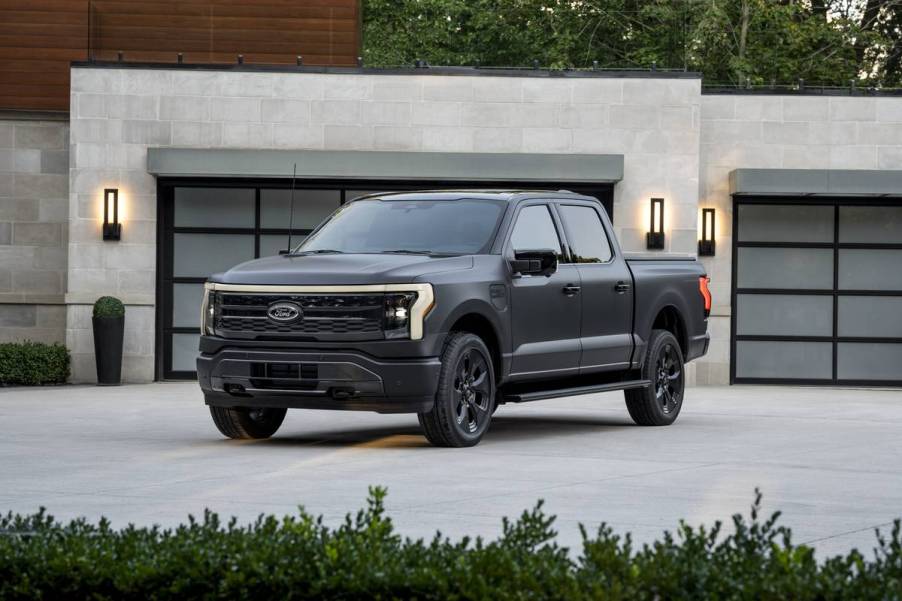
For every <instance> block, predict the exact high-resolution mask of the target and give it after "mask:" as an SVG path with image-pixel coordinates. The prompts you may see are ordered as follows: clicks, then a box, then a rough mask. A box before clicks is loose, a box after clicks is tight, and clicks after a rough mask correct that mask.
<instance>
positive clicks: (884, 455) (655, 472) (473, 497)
mask: <svg viewBox="0 0 902 601" xmlns="http://www.w3.org/2000/svg"><path fill="white" fill-rule="evenodd" d="M0 423H2V424H3V425H4V429H3V434H2V435H0V510H2V511H4V512H5V511H6V510H13V511H16V512H22V513H25V512H33V511H35V510H37V508H38V507H39V506H42V505H43V506H46V507H47V508H48V510H49V511H50V512H51V513H52V514H54V515H56V516H57V517H60V518H72V517H75V516H87V517H88V518H89V519H92V520H96V519H97V518H99V517H100V516H107V517H108V518H110V519H111V520H112V521H113V523H114V524H115V525H124V524H126V523H128V522H134V523H138V524H152V523H160V524H163V525H174V524H177V523H179V522H180V521H182V520H184V518H185V517H186V515H187V514H188V513H193V514H199V513H201V512H202V511H203V509H204V508H205V507H209V508H211V509H213V510H216V511H218V512H220V513H222V514H228V515H236V516H238V517H239V518H240V519H241V520H250V519H252V518H253V517H255V516H256V515H257V514H259V513H261V512H266V513H276V514H284V513H291V512H294V511H295V508H296V506H297V505H301V504H302V505H304V506H306V508H307V509H308V510H309V511H311V512H313V513H317V514H320V513H321V514H323V515H324V516H325V518H326V521H327V523H331V524H335V523H337V522H338V521H340V520H341V519H342V517H343V516H344V514H345V513H346V512H348V511H355V510H356V509H358V508H360V507H361V506H362V504H363V502H364V498H365V496H366V491H367V486H368V485H371V484H380V485H385V486H387V487H388V489H389V496H388V507H389V509H390V514H391V516H392V517H393V518H394V520H395V522H396V524H397V525H398V527H399V528H400V530H401V532H402V533H404V534H407V535H410V536H414V537H430V536H431V535H432V534H433V533H434V532H435V530H436V529H439V530H441V531H442V532H443V533H444V534H446V535H449V536H451V537H454V538H456V537H460V536H463V535H465V534H469V535H477V534H481V535H484V536H489V537H494V536H495V535H497V534H498V533H499V531H500V522H501V517H502V516H516V515H518V514H519V513H520V512H521V511H522V510H524V509H527V508H530V507H532V506H533V505H534V504H535V502H536V500H537V499H545V501H546V507H547V509H548V511H549V512H550V513H554V514H556V515H557V516H558V522H557V527H558V529H559V531H560V533H561V536H560V540H561V541H562V542H563V543H564V544H567V545H571V546H573V545H578V543H579V534H578V524H579V523H580V522H582V523H584V524H586V525H587V526H589V527H590V528H594V527H596V526H597V525H598V523H599V522H601V521H607V522H608V523H609V524H611V525H612V526H613V527H614V528H615V529H616V530H617V531H621V532H625V531H630V532H632V533H633V535H634V537H635V538H636V539H637V540H638V541H640V542H645V541H651V540H654V539H656V538H658V537H659V536H660V535H661V533H662V531H663V530H665V529H673V528H674V527H675V526H676V525H677V523H678V520H679V519H680V518H685V519H686V520H688V521H689V522H690V523H693V524H697V523H701V522H705V523H711V522H713V521H714V520H717V519H724V520H727V519H729V517H730V515H731V514H733V513H734V512H746V511H747V509H748V507H749V504H750V503H751V501H752V498H753V490H754V488H755V487H756V486H757V487H760V488H761V489H762V491H763V492H764V494H765V509H766V510H767V511H770V510H775V509H778V508H779V509H781V510H783V512H784V518H783V522H784V523H786V524H788V525H790V526H792V528H793V530H794V532H795V540H796V541H799V542H806V543H810V544H813V545H815V546H816V547H817V549H818V552H819V555H821V556H822V557H823V556H826V555H829V554H833V553H837V552H844V551H846V550H848V549H850V548H852V547H854V546H857V547H859V548H860V549H867V550H870V549H871V547H872V546H873V543H874V541H875V537H874V534H873V529H874V528H875V527H878V526H887V525H889V524H890V523H891V521H892V520H893V519H894V518H896V517H899V516H902V392H898V391H881V390H837V389H815V388H788V387H731V388H693V389H690V390H689V391H688V396H687V400H686V403H685V406H684V409H683V413H682V415H681V416H680V419H679V421H678V422H677V423H676V425H674V426H672V427H668V428H640V427H637V426H633V425H632V422H631V421H630V419H629V417H628V415H627V413H626V409H625V407H624V405H623V397H622V395H621V394H615V393H610V394H603V395H595V396H586V397H579V398H570V399H560V400H550V401H542V402H538V403H533V404H526V405H519V406H517V405H507V406H504V407H502V408H501V409H500V410H499V411H498V413H497V414H496V417H495V422H494V423H493V425H492V429H491V431H490V432H489V435H488V437H487V438H486V439H485V440H484V441H483V443H482V444H481V445H479V446H478V447H476V448H473V449H436V448H432V447H429V446H428V445H427V444H426V442H425V440H424V439H423V437H422V436H421V435H420V434H419V431H418V427H417V422H416V417H415V416H411V415H401V416H385V415H377V414H370V413H343V412H327V411H320V412H317V411H289V413H288V417H287V418H286V420H285V423H284V425H283V426H282V429H281V430H280V431H279V433H278V434H277V435H276V437H275V438H274V439H272V440H269V441H260V442H256V441H255V442H234V441H228V440H225V439H223V438H221V437H220V436H219V433H218V432H217V431H216V430H215V427H214V426H213V423H212V422H211V420H210V417H209V414H208V413H207V409H206V408H205V407H204V405H203V401H202V397H201V394H200V392H199V390H198V389H197V386H196V384H194V383H163V384H153V385H144V386H122V387H116V388H97V387H84V386H68V387H59V388H39V389H27V388H17V389H2V390H0Z"/></svg>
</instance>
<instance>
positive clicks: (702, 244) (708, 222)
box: [698, 209, 714, 257]
mask: <svg viewBox="0 0 902 601" xmlns="http://www.w3.org/2000/svg"><path fill="white" fill-rule="evenodd" d="M698 256H700V257H713V256H714V209H702V239H701V240H699V241H698Z"/></svg>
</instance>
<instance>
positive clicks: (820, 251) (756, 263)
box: [737, 247, 833, 290]
mask: <svg viewBox="0 0 902 601" xmlns="http://www.w3.org/2000/svg"><path fill="white" fill-rule="evenodd" d="M737 273H738V274H739V275H738V286H739V288H765V289H799V290H829V289H832V288H833V250H832V249H828V248H754V247H744V248H740V249H739V252H738V266H737Z"/></svg>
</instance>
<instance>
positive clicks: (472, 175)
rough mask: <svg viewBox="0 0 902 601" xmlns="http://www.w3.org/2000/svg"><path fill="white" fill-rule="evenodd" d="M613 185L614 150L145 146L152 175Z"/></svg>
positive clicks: (617, 168)
mask: <svg viewBox="0 0 902 601" xmlns="http://www.w3.org/2000/svg"><path fill="white" fill-rule="evenodd" d="M295 165H297V178H298V179H348V180H354V179H356V180H423V181H461V182H480V181H484V182H501V181H517V182H556V181H560V182H571V183H616V182H619V181H620V180H622V179H623V155H620V154H529V153H475V152H473V153H469V152H389V151H385V152H383V151H359V150H253V149H209V148H149V149H148V151H147V170H148V172H149V173H151V174H153V175H156V176H158V177H211V178H215V177H247V178H291V176H292V173H293V171H294V167H295Z"/></svg>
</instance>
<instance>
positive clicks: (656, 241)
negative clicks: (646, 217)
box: [645, 198, 664, 250]
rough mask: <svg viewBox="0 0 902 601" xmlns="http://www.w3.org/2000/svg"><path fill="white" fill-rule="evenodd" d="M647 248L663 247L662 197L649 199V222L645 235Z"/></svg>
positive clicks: (659, 248) (658, 248)
mask: <svg viewBox="0 0 902 601" xmlns="http://www.w3.org/2000/svg"><path fill="white" fill-rule="evenodd" d="M645 245H646V247H647V248H648V250H663V249H664V199H663V198H652V199H651V224H650V225H649V228H648V233H647V234H646V235H645Z"/></svg>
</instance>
